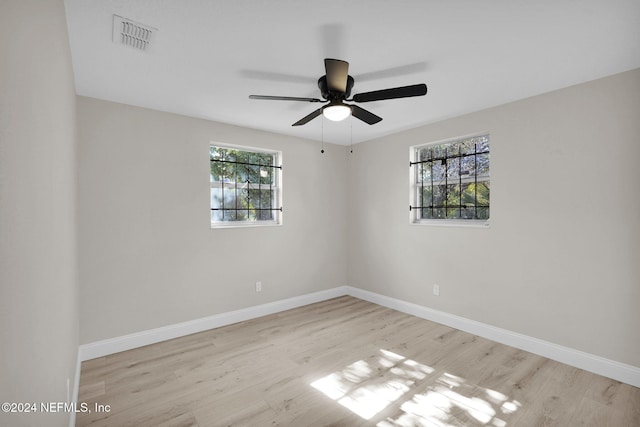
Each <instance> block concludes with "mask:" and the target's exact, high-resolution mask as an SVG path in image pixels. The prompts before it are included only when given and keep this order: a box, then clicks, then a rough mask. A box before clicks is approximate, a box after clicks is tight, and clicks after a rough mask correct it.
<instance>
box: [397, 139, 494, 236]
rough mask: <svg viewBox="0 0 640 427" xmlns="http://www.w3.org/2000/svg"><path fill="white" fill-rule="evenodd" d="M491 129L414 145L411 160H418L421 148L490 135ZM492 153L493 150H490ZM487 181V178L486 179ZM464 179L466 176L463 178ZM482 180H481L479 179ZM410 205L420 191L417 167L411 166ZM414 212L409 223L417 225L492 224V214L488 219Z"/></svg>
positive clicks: (486, 226) (411, 213) (459, 225)
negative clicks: (420, 215) (432, 216)
mask: <svg viewBox="0 0 640 427" xmlns="http://www.w3.org/2000/svg"><path fill="white" fill-rule="evenodd" d="M490 134H491V133H490V132H489V131H482V132H474V133H470V134H467V135H462V136H457V137H455V138H447V139H441V140H439V141H432V142H428V143H426V144H418V145H412V146H411V147H409V162H411V163H413V162H415V161H417V158H416V153H417V151H418V149H419V148H422V147H427V146H430V145H439V144H447V143H451V142H456V141H460V140H461V139H466V138H473V137H477V136H481V135H490ZM489 153H491V151H489ZM480 177H483V178H488V180H489V181H490V180H491V173H489V175H488V176H487V175H479V176H478V178H480ZM484 180H485V181H486V180H487V179H484ZM463 181H464V178H463ZM479 181H480V180H479ZM409 183H410V185H409V206H413V203H414V202H415V201H416V191H418V190H417V189H418V183H417V181H416V172H415V169H413V168H411V167H410V168H409ZM415 217H416V215H415V213H414V212H412V211H411V210H409V224H410V225H415V226H418V227H420V226H429V227H462V228H489V227H490V226H491V214H489V218H488V219H416V218H415Z"/></svg>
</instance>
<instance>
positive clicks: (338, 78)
mask: <svg viewBox="0 0 640 427" xmlns="http://www.w3.org/2000/svg"><path fill="white" fill-rule="evenodd" d="M324 69H325V71H326V72H327V88H328V89H329V90H330V91H332V92H340V93H345V92H346V91H347V76H348V75H349V63H348V62H346V61H341V60H339V59H331V58H325V60H324Z"/></svg>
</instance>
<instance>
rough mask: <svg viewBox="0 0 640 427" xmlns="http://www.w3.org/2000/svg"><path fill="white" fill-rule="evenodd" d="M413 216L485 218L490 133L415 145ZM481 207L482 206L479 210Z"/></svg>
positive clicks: (421, 217)
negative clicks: (425, 144) (438, 142)
mask: <svg viewBox="0 0 640 427" xmlns="http://www.w3.org/2000/svg"><path fill="white" fill-rule="evenodd" d="M413 150H414V151H413V153H415V157H414V158H415V159H417V160H416V162H414V163H412V164H411V165H412V166H411V167H415V168H416V169H415V174H414V175H412V180H413V182H412V185H413V186H415V189H416V190H415V191H414V192H413V193H412V194H413V196H414V198H413V200H412V205H411V206H412V208H415V209H412V212H414V213H413V215H414V218H415V219H429V218H447V219H487V218H488V215H489V177H490V171H489V135H481V136H474V137H467V138H463V139H460V140H457V141H451V142H445V143H440V144H432V145H428V146H422V147H414V148H413ZM480 208H482V209H480Z"/></svg>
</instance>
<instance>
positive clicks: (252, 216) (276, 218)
mask: <svg viewBox="0 0 640 427" xmlns="http://www.w3.org/2000/svg"><path fill="white" fill-rule="evenodd" d="M209 157H210V160H211V178H210V183H211V227H224V226H242V225H275V224H280V223H281V222H282V164H281V161H282V156H281V154H280V153H279V152H274V151H265V150H259V149H253V148H248V147H232V146H221V145H211V146H210V147H209Z"/></svg>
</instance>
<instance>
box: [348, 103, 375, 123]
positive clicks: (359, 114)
mask: <svg viewBox="0 0 640 427" xmlns="http://www.w3.org/2000/svg"><path fill="white" fill-rule="evenodd" d="M350 107H351V115H352V116H353V117H355V118H357V119H360V120H362V121H363V122H365V123H367V124H369V125H374V124H376V123H378V122H379V121H381V120H382V117H378V116H376V115H375V114H373V113H372V112H370V111H367V110H365V109H364V108H361V107H358V106H357V105H351V106H350Z"/></svg>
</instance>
